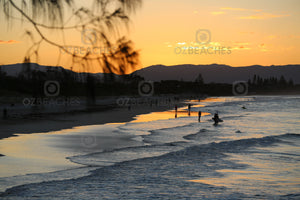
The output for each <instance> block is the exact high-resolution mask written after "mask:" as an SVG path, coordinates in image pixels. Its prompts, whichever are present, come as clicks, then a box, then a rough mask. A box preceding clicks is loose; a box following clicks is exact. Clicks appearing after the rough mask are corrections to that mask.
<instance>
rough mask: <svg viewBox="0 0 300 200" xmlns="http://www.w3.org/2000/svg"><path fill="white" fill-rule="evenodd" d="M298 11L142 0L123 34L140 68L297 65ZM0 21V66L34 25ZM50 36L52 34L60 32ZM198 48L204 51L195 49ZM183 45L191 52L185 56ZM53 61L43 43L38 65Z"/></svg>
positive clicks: (15, 56)
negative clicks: (137, 55) (137, 52)
mask: <svg viewBox="0 0 300 200" xmlns="http://www.w3.org/2000/svg"><path fill="white" fill-rule="evenodd" d="M299 11H300V1H298V0H285V1H282V0H272V1H271V0H251V1H250V0H244V1H241V0H227V1H221V0H220V1H216V0H210V1H207V0H185V1H179V0H144V1H143V5H142V7H141V8H140V9H138V10H137V12H136V13H135V14H133V15H132V16H131V22H130V26H129V31H124V33H123V34H126V35H127V36H128V37H129V38H130V39H131V40H132V41H133V42H134V43H135V47H136V49H139V50H140V54H141V57H140V60H141V66H140V67H141V68H142V67H148V66H150V65H156V64H163V65H178V64H212V63H218V64H227V65H231V66H248V65H255V64H259V65H285V64H300V56H299V55H300V50H299V48H300V26H299V25H300V24H299V23H300V12H299ZM1 12H2V11H1ZM0 25H1V27H2V28H1V32H0V54H1V57H0V64H2V65H3V64H13V63H19V62H22V61H23V59H24V55H25V53H26V50H27V49H28V48H29V47H30V45H31V41H30V39H29V38H28V37H25V36H24V32H25V30H27V29H31V30H33V29H32V26H31V25H29V24H26V23H25V24H23V25H22V26H21V24H20V23H19V22H17V23H14V24H13V26H12V27H9V26H7V22H6V21H5V19H3V18H2V19H0ZM198 30H205V31H208V32H210V40H208V42H207V43H206V44H199V40H202V39H207V37H205V36H203V37H202V35H198V39H196V33H197V31H198ZM205 31H204V32H205ZM202 32H203V31H202ZM208 32H206V34H207V33H208ZM51 34H53V35H52V37H53V38H55V37H56V36H57V34H58V33H55V32H54V33H51ZM66 34H67V37H68V40H69V41H71V42H72V44H76V45H79V46H80V45H81V35H80V34H79V33H66ZM198 34H201V31H200V32H198ZM206 36H207V35H206ZM199 37H200V39H199ZM200 42H201V41H200ZM196 47H197V48H202V49H204V51H206V53H204V51H203V52H202V53H200V52H201V50H200V51H197V52H196V51H195V49H196ZM183 48H190V49H192V51H193V52H192V53H190V54H189V53H188V52H186V54H184V52H183ZM216 48H217V49H218V48H224V49H225V53H224V54H221V53H218V51H217V52H215V51H214V49H216ZM208 49H209V51H208V52H210V53H207V50H208ZM228 50H230V51H228ZM179 51H180V52H179ZM211 52H213V53H211ZM57 60H58V51H57V50H56V49H55V48H54V47H51V46H49V45H42V46H41V49H40V59H39V61H38V62H39V64H43V65H53V66H55V65H57ZM59 65H62V66H64V67H65V68H70V58H69V57H64V56H63V57H62V59H61V62H60V64H59ZM96 68H97V70H96ZM98 71H99V68H98V67H95V68H93V72H98ZM100 71H101V70H100Z"/></svg>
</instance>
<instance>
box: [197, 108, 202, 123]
mask: <svg viewBox="0 0 300 200" xmlns="http://www.w3.org/2000/svg"><path fill="white" fill-rule="evenodd" d="M201 114H202V113H201V111H199V112H198V122H200V118H201Z"/></svg>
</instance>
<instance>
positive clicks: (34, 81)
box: [0, 64, 300, 101]
mask: <svg viewBox="0 0 300 200" xmlns="http://www.w3.org/2000/svg"><path fill="white" fill-rule="evenodd" d="M48 80H54V81H57V82H59V84H60V96H66V97H67V96H86V97H88V98H89V99H90V100H91V101H94V100H95V98H96V97H98V96H118V95H138V90H139V88H138V85H139V82H140V81H143V80H144V78H143V77H140V76H138V75H135V74H130V75H122V76H116V75H114V74H104V75H103V76H102V77H99V76H95V75H93V74H88V73H75V72H73V71H70V70H65V69H64V68H60V69H59V70H53V68H49V69H48V70H47V71H46V72H42V71H37V70H31V69H30V66H29V65H28V66H27V65H26V64H24V67H23V71H22V73H20V75H19V76H18V77H11V76H7V75H6V74H5V72H3V71H2V70H1V67H0V92H1V93H0V95H1V96H19V95H26V96H32V97H35V98H42V97H44V96H45V94H44V83H45V81H48ZM153 85H154V94H155V95H162V94H205V95H232V85H231V84H222V83H204V78H203V77H202V75H201V74H199V75H198V77H197V78H196V79H195V81H189V82H188V81H182V80H181V81H177V80H166V81H160V82H155V83H153ZM248 85H249V90H248V94H271V93H283V94H284V93H287V94H288V93H296V92H297V91H300V90H299V89H300V86H299V85H294V83H293V81H292V80H288V81H287V80H286V79H285V78H284V77H283V76H281V77H280V78H279V79H278V78H277V77H269V78H262V77H260V76H259V75H254V76H253V78H252V79H249V80H248Z"/></svg>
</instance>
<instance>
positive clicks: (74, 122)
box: [0, 106, 170, 139]
mask: <svg viewBox="0 0 300 200" xmlns="http://www.w3.org/2000/svg"><path fill="white" fill-rule="evenodd" d="M168 109H170V107H169V106H164V107H151V106H145V107H142V106H136V107H132V108H131V109H130V110H128V108H127V107H116V108H109V109H105V110H104V111H95V112H93V111H86V112H73V113H67V114H64V113H60V114H46V115H44V116H42V117H39V118H36V119H32V118H31V119H30V118H29V119H28V118H25V119H6V120H3V119H1V120H0V139H3V138H8V137H11V136H14V134H18V133H22V134H24V133H43V132H50V131H58V130H62V129H69V128H72V127H77V126H86V125H97V124H105V123H118V122H128V121H131V120H133V119H134V117H135V116H136V115H139V114H145V113H150V112H155V111H163V110H168Z"/></svg>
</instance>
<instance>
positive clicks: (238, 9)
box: [221, 7, 248, 11]
mask: <svg viewBox="0 0 300 200" xmlns="http://www.w3.org/2000/svg"><path fill="white" fill-rule="evenodd" d="M221 10H236V11H244V10H248V9H246V8H232V7H225V8H221Z"/></svg>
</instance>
